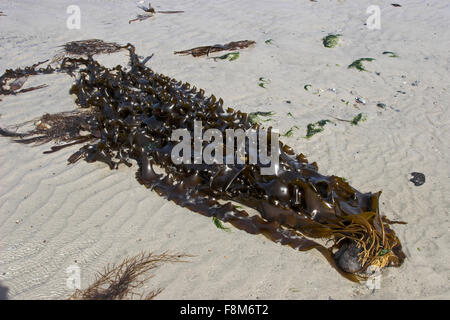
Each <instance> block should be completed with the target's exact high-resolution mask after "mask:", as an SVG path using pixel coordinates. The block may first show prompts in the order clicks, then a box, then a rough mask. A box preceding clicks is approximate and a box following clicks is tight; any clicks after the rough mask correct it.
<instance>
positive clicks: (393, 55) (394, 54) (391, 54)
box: [383, 51, 400, 58]
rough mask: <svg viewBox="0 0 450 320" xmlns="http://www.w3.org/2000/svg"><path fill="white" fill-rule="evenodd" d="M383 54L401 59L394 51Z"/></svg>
mask: <svg viewBox="0 0 450 320" xmlns="http://www.w3.org/2000/svg"><path fill="white" fill-rule="evenodd" d="M383 54H388V55H389V57H390V58H400V56H398V55H397V54H396V53H394V52H392V51H384V52H383Z"/></svg>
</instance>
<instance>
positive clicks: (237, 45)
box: [174, 40, 256, 57]
mask: <svg viewBox="0 0 450 320" xmlns="http://www.w3.org/2000/svg"><path fill="white" fill-rule="evenodd" d="M255 43H256V42H255V41H253V40H240V41H232V42H229V43H226V44H215V45H212V46H202V47H196V48H192V49H188V50H182V51H175V52H174V54H181V55H189V54H191V55H192V56H194V57H201V56H204V55H209V54H210V53H213V52H218V51H225V50H237V49H244V48H248V47H250V46H251V45H253V44H255Z"/></svg>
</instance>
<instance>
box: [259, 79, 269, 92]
mask: <svg viewBox="0 0 450 320" xmlns="http://www.w3.org/2000/svg"><path fill="white" fill-rule="evenodd" d="M269 83H270V80H269V79H266V78H264V77H260V78H259V79H258V86H260V87H261V88H264V89H266V85H268V84H269Z"/></svg>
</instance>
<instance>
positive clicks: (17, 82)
mask: <svg viewBox="0 0 450 320" xmlns="http://www.w3.org/2000/svg"><path fill="white" fill-rule="evenodd" d="M27 80H28V76H24V77H20V78H17V79H16V80H14V81H12V82H11V83H10V84H9V89H11V90H13V91H16V90H19V89H20V88H22V87H23V85H24V84H25V82H26V81H27Z"/></svg>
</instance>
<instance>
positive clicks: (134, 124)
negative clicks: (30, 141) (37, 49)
mask: <svg viewBox="0 0 450 320" xmlns="http://www.w3.org/2000/svg"><path fill="white" fill-rule="evenodd" d="M123 48H126V49H127V50H128V52H129V55H130V62H129V68H127V69H125V68H122V67H121V66H116V67H114V68H108V67H106V66H103V65H101V64H100V63H99V62H98V61H96V60H95V59H94V58H93V57H92V56H88V57H87V58H83V57H79V58H71V57H66V58H64V59H63V60H62V62H61V64H60V66H59V67H58V68H56V69H54V68H49V69H44V68H42V70H40V69H39V70H38V69H36V68H25V71H23V70H21V71H20V70H19V69H16V70H7V71H6V72H5V74H6V77H7V76H8V75H14V76H15V78H17V76H16V75H17V74H19V73H20V75H21V76H25V75H38V74H46V73H55V72H60V73H66V74H68V75H76V81H75V83H74V84H73V86H72V87H71V89H70V93H71V94H73V95H75V97H76V99H75V103H76V104H77V105H78V107H79V109H78V110H86V111H87V114H86V117H87V118H86V119H85V121H84V122H85V124H82V125H78V124H75V126H72V125H68V126H67V127H64V126H63V128H64V129H63V130H62V132H61V133H58V134H56V136H55V139H54V140H56V141H58V139H62V141H63V142H68V143H67V144H66V145H62V146H61V147H64V146H68V145H70V144H71V143H73V144H76V143H78V141H79V140H78V139H82V138H84V139H88V141H86V144H84V145H83V146H82V147H81V148H79V150H77V151H76V152H74V153H73V154H72V155H71V156H70V157H69V158H68V164H72V163H75V162H77V161H79V160H81V159H84V160H85V161H86V162H88V163H91V162H97V161H99V162H104V163H105V164H106V165H108V166H109V167H110V168H111V169H117V168H118V166H119V165H120V164H125V165H127V166H131V165H132V164H131V161H130V160H135V161H136V162H137V164H138V169H137V172H136V179H137V181H138V182H139V183H140V184H142V185H143V186H145V187H146V188H148V189H150V190H152V191H153V192H155V193H157V194H158V195H160V196H162V197H165V198H167V199H168V200H170V201H173V202H174V203H176V204H178V205H180V206H182V207H186V208H188V209H190V210H191V211H194V212H197V213H199V214H202V215H204V216H206V217H213V216H214V217H216V218H217V219H219V220H221V221H224V222H227V223H229V224H231V225H232V226H234V227H235V228H237V229H239V230H243V231H246V232H248V233H250V234H261V235H263V236H265V237H267V238H268V239H270V240H271V241H273V242H276V243H281V244H282V245H288V246H290V247H292V248H294V249H295V250H299V251H307V250H311V249H316V250H318V251H319V252H320V253H321V254H322V255H323V256H324V257H325V258H326V259H327V261H328V262H329V263H330V265H331V266H332V267H333V268H335V269H336V270H337V271H338V272H339V273H340V274H341V275H342V276H344V277H346V278H347V279H349V280H352V281H358V280H359V279H361V277H362V278H364V277H365V271H366V270H367V269H368V268H369V267H370V266H377V267H379V268H383V267H386V266H400V265H401V264H402V263H403V261H404V259H405V255H404V253H403V251H402V246H401V243H400V240H399V239H398V238H397V236H396V234H395V232H394V230H392V229H391V227H390V225H391V224H393V223H398V222H395V221H390V220H388V219H387V218H386V217H385V216H382V215H381V214H380V213H379V207H378V203H379V197H380V194H381V192H376V193H371V192H367V193H362V192H360V191H358V190H356V189H355V188H353V187H351V186H350V185H349V184H348V183H345V182H344V181H343V180H342V179H341V178H339V177H337V176H333V175H332V176H326V175H322V174H320V173H319V172H318V166H317V164H316V163H315V162H313V163H309V162H308V161H307V159H306V158H305V156H304V155H303V154H301V153H300V154H295V152H294V150H293V148H291V147H289V146H288V145H285V144H284V143H282V142H280V149H279V151H280V155H279V166H278V167H277V171H276V174H274V175H270V176H265V175H261V168H262V164H257V165H253V164H241V165H238V164H216V163H213V164H208V165H207V164H200V165H197V164H193V163H194V161H193V157H194V155H191V164H185V163H182V164H175V163H174V162H172V161H171V151H172V149H173V148H174V146H175V145H176V142H174V141H172V140H171V139H170V137H171V134H172V131H173V130H174V129H180V128H182V129H188V130H192V128H193V126H194V121H195V120H197V119H201V120H202V125H203V128H204V129H205V130H206V129H210V128H215V129H217V128H219V130H220V131H221V132H224V131H225V130H226V129H235V130H237V129H242V130H248V129H251V128H258V127H259V125H258V124H255V123H253V124H252V123H251V122H250V120H249V115H248V114H247V113H244V112H241V111H236V110H234V109H232V108H224V107H223V100H222V99H217V98H216V97H215V96H214V95H211V96H210V97H206V96H205V94H204V93H205V92H204V90H202V89H197V88H196V87H193V86H191V85H190V84H189V83H187V82H186V83H183V82H181V81H177V80H175V79H173V78H170V77H167V76H165V75H163V74H158V73H156V72H154V71H153V70H152V69H150V68H148V67H146V66H145V65H144V63H143V61H141V60H140V58H139V57H138V56H137V54H136V53H135V47H134V46H133V45H131V44H127V45H126V46H123ZM19 71H20V72H19ZM22 71H23V72H22ZM5 74H4V75H2V76H0V79H4V78H5ZM2 88H3V87H2ZM63 119H66V120H63V122H64V121H67V119H69V118H64V117H63ZM327 122H330V121H329V120H321V121H318V122H317V123H316V124H313V126H312V127H311V126H309V128H308V129H310V130H311V134H312V133H313V132H314V131H315V130H320V129H322V130H323V126H324V125H325V124H326V123H327ZM76 123H77V122H76ZM81 123H83V121H81ZM48 129H50V128H48V127H47V126H44V127H41V128H39V130H44V133H43V134H42V135H44V136H45V134H46V132H45V130H48ZM67 131H68V132H69V134H68V135H66V134H65V132H67ZM70 132H73V135H71V134H70ZM26 134H28V133H15V132H12V131H7V130H3V129H1V130H0V135H4V136H7V137H9V138H13V139H15V140H21V139H22V140H26V139H27V138H28V137H25V136H21V135H26ZM37 137H39V135H37ZM29 138H35V136H29ZM42 139H44V138H42ZM71 139H75V140H73V141H72V140H71ZM39 141H40V140H39ZM59 147H60V146H58V145H56V146H54V147H53V148H56V149H53V148H52V151H57V150H59ZM155 166H157V167H158V168H159V169H161V171H162V173H156V172H155V171H154V167H155ZM220 201H225V202H226V201H228V202H226V203H221V202H220ZM231 201H233V203H234V202H237V203H240V204H242V205H244V206H246V207H249V208H252V209H255V210H256V211H257V212H258V213H257V214H254V215H251V214H249V213H248V212H247V211H245V210H241V209H238V208H236V207H235V206H234V205H233V204H232V202H231ZM314 239H328V240H329V242H327V243H326V244H320V243H318V242H317V241H316V240H314ZM386 249H389V252H388V253H386V254H384V255H382V256H380V253H381V252H383V250H386ZM338 252H339V255H338ZM343 257H348V259H347V258H343ZM347 260H348V261H349V262H351V264H347V263H346V262H347ZM347 265H348V266H351V268H352V269H351V270H347V269H346V266H347Z"/></svg>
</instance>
